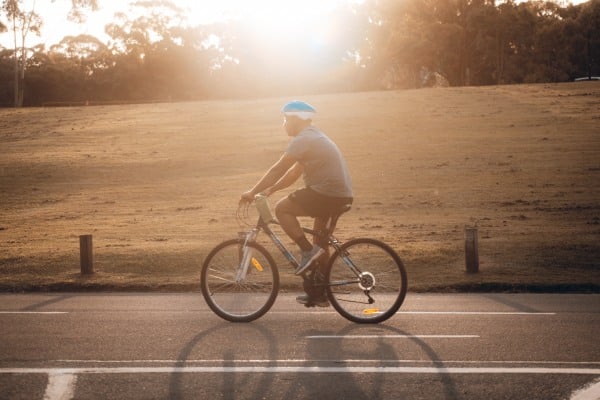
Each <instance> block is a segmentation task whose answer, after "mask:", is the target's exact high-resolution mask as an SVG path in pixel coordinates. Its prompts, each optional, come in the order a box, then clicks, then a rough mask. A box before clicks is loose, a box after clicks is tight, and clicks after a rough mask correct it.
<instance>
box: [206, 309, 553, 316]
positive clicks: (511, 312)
mask: <svg viewBox="0 0 600 400" xmlns="http://www.w3.org/2000/svg"><path fill="white" fill-rule="evenodd" d="M205 311H206V310H205ZM206 312H208V313H211V312H212V311H210V310H208V311H206ZM269 314H314V315H323V314H337V312H336V311H312V310H305V311H304V310H303V311H291V310H290V311H282V310H272V311H269V312H268V313H267V315H269ZM396 314H407V315H411V314H413V315H527V316H549V315H556V313H555V312H524V311H398V312H397V313H396Z"/></svg>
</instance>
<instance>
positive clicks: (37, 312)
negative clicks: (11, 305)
mask: <svg viewBox="0 0 600 400" xmlns="http://www.w3.org/2000/svg"><path fill="white" fill-rule="evenodd" d="M0 314H42V315H44V314H47V315H53V314H68V312H67V311H0Z"/></svg>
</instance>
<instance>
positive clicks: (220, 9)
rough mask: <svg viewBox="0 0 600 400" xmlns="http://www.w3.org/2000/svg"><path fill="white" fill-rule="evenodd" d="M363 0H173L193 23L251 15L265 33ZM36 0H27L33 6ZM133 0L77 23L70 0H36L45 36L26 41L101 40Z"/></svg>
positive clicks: (106, 0) (106, 6)
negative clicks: (84, 37) (75, 37)
mask: <svg viewBox="0 0 600 400" xmlns="http://www.w3.org/2000/svg"><path fill="white" fill-rule="evenodd" d="M363 1H364V0H302V1H298V0H174V3H176V4H177V5H179V6H180V7H182V8H184V9H187V10H189V12H188V13H186V14H187V15H188V18H189V20H190V24H191V25H198V24H206V23H212V22H217V21H221V20H223V19H226V18H235V17H242V16H243V17H244V18H250V19H251V20H252V21H253V22H255V23H256V24H257V26H260V28H261V29H262V30H264V31H265V33H268V34H273V35H281V34H282V32H285V31H287V32H290V31H296V32H297V30H296V28H297V29H302V28H301V27H302V26H305V24H306V23H307V22H309V21H310V20H311V19H314V17H315V16H318V15H319V14H323V13H326V12H328V11H330V10H331V9H333V8H334V7H335V6H336V5H339V4H341V3H348V2H351V3H362V2H363ZM33 2H34V0H24V1H23V3H24V4H25V5H27V6H28V7H29V8H27V7H25V8H24V10H30V9H31V4H33ZM132 2H134V0H123V1H115V0H99V6H100V9H99V10H98V11H95V12H89V13H87V14H88V18H87V22H86V23H84V24H76V23H72V22H69V21H67V20H66V16H67V14H68V12H69V9H70V3H71V2H70V1H69V0H54V1H51V0H37V1H36V2H35V4H36V6H35V7H36V12H37V13H38V14H40V15H41V16H42V17H43V19H44V27H43V29H42V36H41V37H38V36H36V35H35V34H30V35H29V38H28V41H27V45H29V46H31V45H33V44H39V43H45V44H46V48H49V47H50V46H51V45H53V44H56V43H58V42H60V40H61V39H62V38H63V37H65V36H67V35H77V34H82V33H85V34H90V35H93V36H96V37H97V38H99V39H100V40H102V41H106V40H107V39H108V38H107V36H106V35H105V33H104V26H105V25H106V24H107V23H109V22H110V21H111V19H112V18H113V16H114V13H115V12H118V11H123V12H127V11H128V10H129V4H130V3H132ZM11 40H12V35H10V34H8V33H3V34H0V44H2V45H4V46H7V47H10V45H11Z"/></svg>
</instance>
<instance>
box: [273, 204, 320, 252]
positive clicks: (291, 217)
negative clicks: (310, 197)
mask: <svg viewBox="0 0 600 400" xmlns="http://www.w3.org/2000/svg"><path fill="white" fill-rule="evenodd" d="M275 215H276V216H277V220H278V221H279V223H280V224H281V228H282V229H283V231H284V232H285V233H287V235H288V236H289V237H290V238H291V239H292V240H293V241H294V242H296V243H297V244H298V246H300V249H302V251H308V250H310V249H312V244H311V243H310V242H309V241H308V239H306V235H305V234H304V231H302V227H301V226H300V222H298V217H300V216H306V215H307V214H306V211H304V210H303V209H302V207H300V205H298V204H296V203H294V202H293V201H291V200H290V199H289V198H287V197H285V198H283V199H281V200H280V201H279V202H278V203H277V205H276V206H275Z"/></svg>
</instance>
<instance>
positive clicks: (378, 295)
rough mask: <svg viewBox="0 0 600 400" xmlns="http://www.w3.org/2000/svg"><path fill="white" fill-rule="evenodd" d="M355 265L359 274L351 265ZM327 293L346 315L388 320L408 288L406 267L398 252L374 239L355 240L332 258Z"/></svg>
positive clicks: (362, 320)
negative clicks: (349, 264)
mask: <svg viewBox="0 0 600 400" xmlns="http://www.w3.org/2000/svg"><path fill="white" fill-rule="evenodd" d="M348 263H351V264H352V265H354V267H355V268H356V269H357V270H358V271H359V275H358V276H357V274H356V273H355V272H354V271H353V270H352V269H351V268H350V267H349V266H348ZM326 278H327V282H328V286H327V296H328V297H329V300H330V301H331V304H332V305H333V307H334V308H335V309H336V310H337V312H338V313H340V314H341V315H342V316H343V317H344V318H346V319H348V320H350V321H353V322H358V323H378V322H382V321H385V320H386V319H388V318H390V317H391V316H392V315H394V314H395V313H396V311H398V309H399V308H400V306H401V305H402V302H403V301H404V298H405V296H406V291H407V280H406V279H407V278H406V270H405V269H404V265H403V264H402V260H400V257H399V256H398V254H396V252H395V251H394V250H393V249H392V248H391V247H389V246H388V245H386V244H385V243H383V242H380V241H378V240H375V239H367V238H361V239H353V240H350V241H348V242H346V243H344V244H343V245H342V246H341V249H340V251H339V252H337V251H336V252H335V253H334V254H333V255H332V256H331V259H330V260H329V265H328V268H327V275H326Z"/></svg>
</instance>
